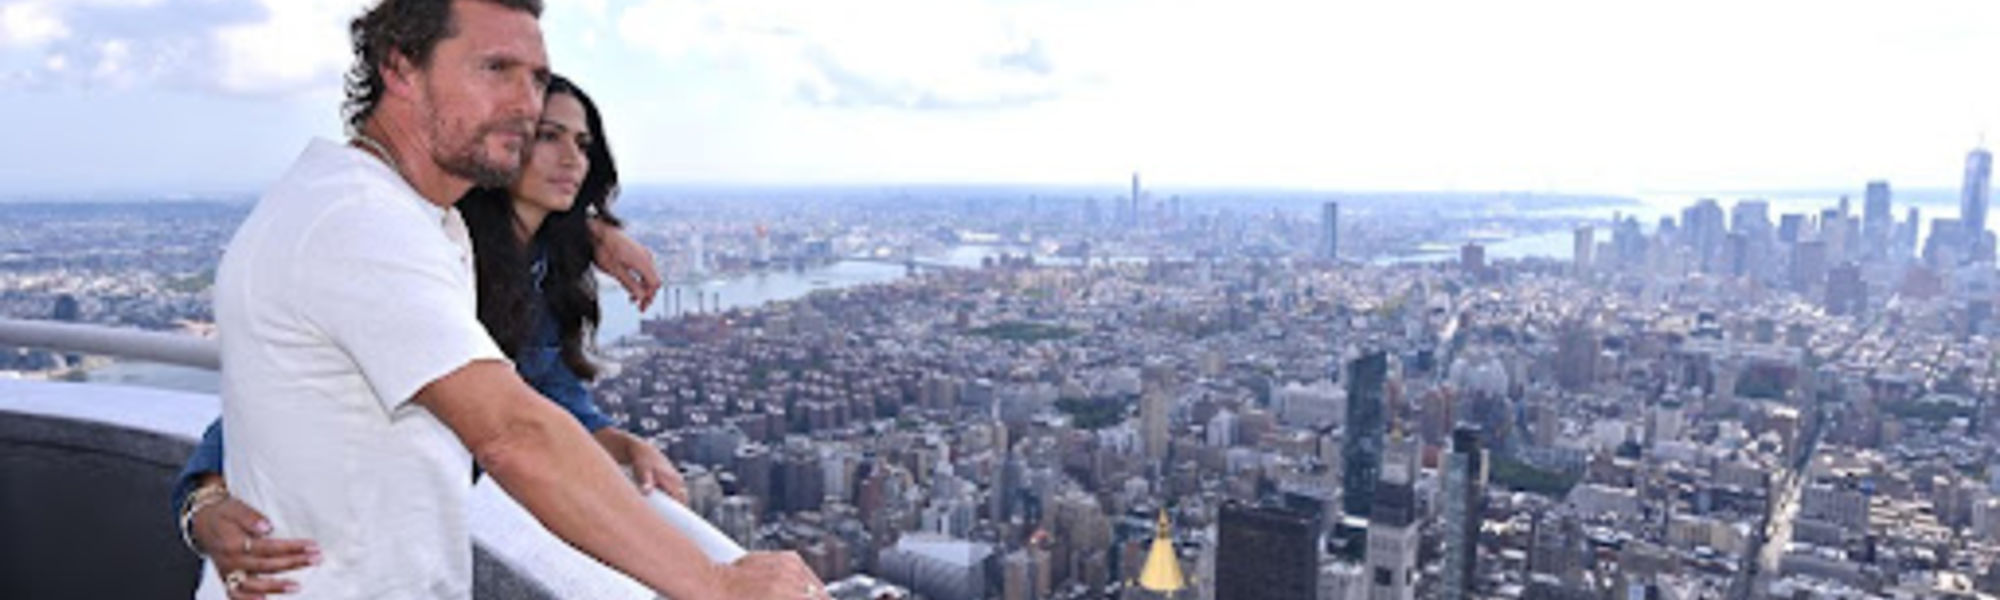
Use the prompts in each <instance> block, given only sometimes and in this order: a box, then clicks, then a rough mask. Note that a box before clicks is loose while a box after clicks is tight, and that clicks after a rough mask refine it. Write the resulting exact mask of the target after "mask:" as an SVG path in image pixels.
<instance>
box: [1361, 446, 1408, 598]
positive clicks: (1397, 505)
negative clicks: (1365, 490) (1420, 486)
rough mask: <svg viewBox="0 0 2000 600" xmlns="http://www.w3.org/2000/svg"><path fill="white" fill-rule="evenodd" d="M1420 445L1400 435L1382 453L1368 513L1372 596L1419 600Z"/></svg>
mask: <svg viewBox="0 0 2000 600" xmlns="http://www.w3.org/2000/svg"><path fill="white" fill-rule="evenodd" d="M1419 447H1420V444H1418V443H1417V440H1415V439H1404V438H1402V436H1400V435H1398V436H1397V439H1395V440H1393V441H1390V442H1389V443H1388V444H1387V445H1386V446H1385V447H1384V449H1383V453H1382V479H1381V480H1380V481H1378V482H1376V484H1375V507H1374V510H1373V512H1372V513H1371V514H1370V515H1369V516H1368V570H1369V576H1370V578H1371V581H1372V583H1373V585H1371V586H1369V594H1368V597H1369V598H1370V599H1371V600H1415V598H1416V590H1417V587H1416V581H1415V577H1416V574H1417V546H1418V543H1419V541H1420V538H1419V537H1418V535H1417V522H1418V516H1419V515H1418V508H1417V492H1416V479H1417V469H1418V467H1417V465H1418V454H1420V453H1421V451H1420V450H1419Z"/></svg>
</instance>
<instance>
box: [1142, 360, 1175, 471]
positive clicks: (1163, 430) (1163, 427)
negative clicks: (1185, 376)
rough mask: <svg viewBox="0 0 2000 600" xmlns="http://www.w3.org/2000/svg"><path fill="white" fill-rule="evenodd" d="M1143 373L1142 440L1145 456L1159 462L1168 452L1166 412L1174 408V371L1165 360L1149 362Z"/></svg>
mask: <svg viewBox="0 0 2000 600" xmlns="http://www.w3.org/2000/svg"><path fill="white" fill-rule="evenodd" d="M1141 375H1142V377H1141V384H1140V392H1139V434H1140V440H1139V441H1140V443H1141V444H1142V445H1143V446H1144V451H1145V453H1146V460H1147V461H1148V462H1150V463H1152V464H1159V461H1161V460H1162V459H1165V458H1166V456H1167V443H1168V441H1169V439H1168V437H1167V412H1168V411H1169V410H1171V409H1172V406H1171V405H1170V404H1171V402H1172V400H1173V384H1172V381H1173V376H1174V372H1173V369H1172V368H1171V367H1168V366H1167V365H1165V364H1160V363H1154V364H1149V365H1146V368H1145V369H1144V371H1142V372H1141Z"/></svg>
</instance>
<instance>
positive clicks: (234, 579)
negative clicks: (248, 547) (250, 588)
mask: <svg viewBox="0 0 2000 600" xmlns="http://www.w3.org/2000/svg"><path fill="white" fill-rule="evenodd" d="M244 577H246V575H244V574H243V572H242V571H230V572H229V574H228V575H225V576H223V577H222V582H223V584H224V587H227V588H229V591H231V592H234V591H237V590H238V589H239V588H242V587H243V579H244Z"/></svg>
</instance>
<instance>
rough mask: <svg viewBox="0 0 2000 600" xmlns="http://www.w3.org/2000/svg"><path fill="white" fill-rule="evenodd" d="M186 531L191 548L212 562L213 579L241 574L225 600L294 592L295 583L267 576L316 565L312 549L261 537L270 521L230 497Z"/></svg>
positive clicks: (316, 553)
mask: <svg viewBox="0 0 2000 600" xmlns="http://www.w3.org/2000/svg"><path fill="white" fill-rule="evenodd" d="M189 529H190V532H189V535H191V536H193V537H194V543H195V546H197V547H199V548H201V549H202V551H203V552H206V553H208V559H209V561H211V562H214V563H215V572H216V574H217V575H220V576H224V577H227V576H228V574H229V573H235V572H239V571H240V572H242V573H243V574H244V578H243V582H242V583H241V584H239V585H237V586H236V588H235V589H233V590H230V591H229V598H230V600H263V598H264V596H265V595H267V594H290V593H294V592H297V591H299V584H298V583H297V582H294V581H291V580H288V579H278V578H276V577H272V576H273V575H277V574H279V573H283V572H286V571H291V570H294V569H298V568H301V567H306V566H311V565H316V564H319V560H320V555H319V546H318V545H317V544H314V543H312V542H311V541H309V540H277V539H270V538H268V537H266V536H269V535H270V534H271V522H270V521H267V520H265V519H264V515H263V514H261V513H258V512H257V510H256V509H253V508H250V505H248V504H244V503H243V501H242V500H237V499H236V498H235V497H233V496H232V497H229V498H224V499H222V500H219V501H216V503H215V504H212V505H209V506H208V507H206V508H203V509H201V511H200V512H196V513H195V515H194V520H193V523H192V524H191V526H190V527H189Z"/></svg>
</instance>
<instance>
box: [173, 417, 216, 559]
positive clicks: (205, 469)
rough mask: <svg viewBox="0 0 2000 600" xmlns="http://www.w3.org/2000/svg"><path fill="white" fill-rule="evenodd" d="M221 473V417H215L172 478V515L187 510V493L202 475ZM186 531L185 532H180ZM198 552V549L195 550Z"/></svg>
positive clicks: (192, 490) (191, 491)
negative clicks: (178, 473)
mask: <svg viewBox="0 0 2000 600" xmlns="http://www.w3.org/2000/svg"><path fill="white" fill-rule="evenodd" d="M205 474H215V475H218V476H219V475H221V474H222V419H221V418H220V417H217V418H216V419H215V421H214V422H212V423H209V424H208V429H206V430H204V431H202V432H201V442H200V443H198V444H195V446H194V454H190V455H188V460H187V465H185V466H183V467H181V473H180V475H179V476H176V477H175V478H174V491H173V496H172V500H173V503H172V504H171V505H170V506H172V509H171V510H173V512H174V516H176V517H179V516H180V514H181V512H182V511H184V510H187V499H188V495H189V494H192V493H194V488H195V486H198V485H200V484H201V482H202V475H205ZM182 533H186V532H182ZM189 550H193V548H189ZM196 553H197V554H199V553H200V552H199V551H196Z"/></svg>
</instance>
